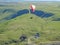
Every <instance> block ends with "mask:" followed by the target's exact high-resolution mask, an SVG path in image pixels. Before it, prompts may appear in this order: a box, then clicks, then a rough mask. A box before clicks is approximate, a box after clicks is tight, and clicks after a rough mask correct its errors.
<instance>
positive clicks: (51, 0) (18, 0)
mask: <svg viewBox="0 0 60 45" xmlns="http://www.w3.org/2000/svg"><path fill="white" fill-rule="evenodd" d="M26 1H29V2H38V1H48V2H49V1H50V2H54V1H60V0H0V2H26Z"/></svg>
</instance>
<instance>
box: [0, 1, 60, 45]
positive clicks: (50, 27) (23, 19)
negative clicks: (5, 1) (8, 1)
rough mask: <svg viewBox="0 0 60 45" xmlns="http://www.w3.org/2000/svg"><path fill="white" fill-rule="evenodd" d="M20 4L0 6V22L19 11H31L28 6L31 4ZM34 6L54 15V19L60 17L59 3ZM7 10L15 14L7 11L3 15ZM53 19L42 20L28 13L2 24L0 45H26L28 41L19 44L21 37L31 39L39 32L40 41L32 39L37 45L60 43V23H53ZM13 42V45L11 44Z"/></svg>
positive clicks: (0, 23) (0, 24)
mask: <svg viewBox="0 0 60 45" xmlns="http://www.w3.org/2000/svg"><path fill="white" fill-rule="evenodd" d="M19 4H20V3H19ZM19 4H17V5H13V6H12V5H10V6H0V10H1V11H0V20H1V19H3V18H5V17H7V16H10V15H11V14H15V13H16V12H17V11H19V10H22V9H29V8H28V6H29V5H30V3H28V4H27V3H26V4H20V5H19ZM33 4H36V6H37V7H36V10H42V11H44V12H49V13H53V14H54V18H58V17H60V12H59V11H60V10H59V8H60V7H59V5H60V4H58V3H57V2H55V3H54V2H53V3H52V4H51V3H48V4H47V3H45V4H44V3H40V5H39V3H33ZM23 7H25V8H23ZM5 9H13V10H14V11H15V12H11V11H6V12H5V13H3V11H4V10H5ZM31 17H32V19H31ZM52 19H53V18H52V17H50V18H41V17H38V16H36V15H34V14H31V13H28V14H24V15H21V16H18V17H16V18H14V19H11V20H6V21H3V22H0V45H6V43H9V44H7V45H25V43H26V42H28V41H26V42H19V40H20V39H19V38H20V36H21V35H22V34H25V35H26V36H27V37H28V39H29V38H30V37H33V36H34V35H35V33H37V32H38V33H39V34H40V37H39V38H38V39H32V41H33V42H34V43H36V45H39V44H40V42H51V41H60V21H52ZM46 20H47V21H46ZM13 40H17V41H18V42H17V43H15V42H14V41H13ZM11 41H12V42H13V43H10V42H11Z"/></svg>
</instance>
